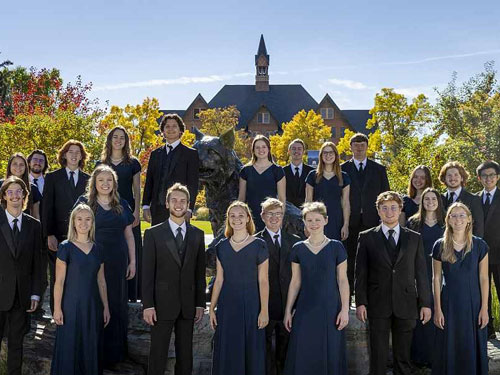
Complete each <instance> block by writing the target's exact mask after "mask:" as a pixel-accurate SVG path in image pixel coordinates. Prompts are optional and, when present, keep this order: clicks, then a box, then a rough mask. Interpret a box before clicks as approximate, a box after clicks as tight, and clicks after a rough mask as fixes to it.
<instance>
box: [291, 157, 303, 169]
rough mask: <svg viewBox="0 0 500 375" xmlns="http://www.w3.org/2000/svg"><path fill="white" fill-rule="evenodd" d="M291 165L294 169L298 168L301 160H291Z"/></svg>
mask: <svg viewBox="0 0 500 375" xmlns="http://www.w3.org/2000/svg"><path fill="white" fill-rule="evenodd" d="M292 164H293V165H294V166H295V167H299V166H300V165H301V164H302V159H301V160H292Z"/></svg>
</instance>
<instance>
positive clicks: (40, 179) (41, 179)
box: [28, 173, 45, 195]
mask: <svg viewBox="0 0 500 375" xmlns="http://www.w3.org/2000/svg"><path fill="white" fill-rule="evenodd" d="M28 176H29V179H30V182H31V183H32V184H34V185H36V187H38V191H39V192H40V194H42V195H43V187H44V186H45V177H44V176H43V174H42V175H41V176H40V177H37V179H36V184H35V182H34V179H35V177H33V176H32V175H31V173H30V174H29V175H28Z"/></svg>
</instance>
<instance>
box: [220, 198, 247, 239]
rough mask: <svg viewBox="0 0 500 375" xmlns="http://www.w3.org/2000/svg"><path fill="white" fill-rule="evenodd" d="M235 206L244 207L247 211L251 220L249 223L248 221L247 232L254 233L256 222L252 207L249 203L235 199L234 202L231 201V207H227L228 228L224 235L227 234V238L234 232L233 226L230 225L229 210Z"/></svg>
mask: <svg viewBox="0 0 500 375" xmlns="http://www.w3.org/2000/svg"><path fill="white" fill-rule="evenodd" d="M234 207H240V208H242V209H243V211H245V212H246V214H247V216H248V217H249V218H250V220H248V223H247V232H248V233H249V234H250V235H252V234H254V233H255V224H254V222H253V218H252V211H250V207H248V205H247V204H246V203H244V202H241V201H233V203H231V204H230V205H229V207H228V208H227V211H226V229H225V231H224V236H226V238H229V237H231V236H232V235H233V234H234V230H233V228H232V227H231V225H229V212H230V211H231V209H232V208H234Z"/></svg>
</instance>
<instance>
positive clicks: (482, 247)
mask: <svg viewBox="0 0 500 375" xmlns="http://www.w3.org/2000/svg"><path fill="white" fill-rule="evenodd" d="M477 242H478V245H479V261H482V260H483V258H484V257H485V256H486V254H488V251H489V248H488V244H487V243H486V242H485V241H484V240H483V239H478V241H477Z"/></svg>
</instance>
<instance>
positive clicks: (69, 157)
mask: <svg viewBox="0 0 500 375" xmlns="http://www.w3.org/2000/svg"><path fill="white" fill-rule="evenodd" d="M64 157H65V159H66V166H67V167H68V168H69V169H72V170H74V169H77V168H78V166H79V163H80V161H81V160H82V150H80V147H79V146H77V145H71V146H69V149H68V152H66V154H64Z"/></svg>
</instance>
